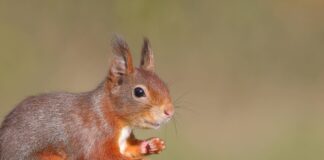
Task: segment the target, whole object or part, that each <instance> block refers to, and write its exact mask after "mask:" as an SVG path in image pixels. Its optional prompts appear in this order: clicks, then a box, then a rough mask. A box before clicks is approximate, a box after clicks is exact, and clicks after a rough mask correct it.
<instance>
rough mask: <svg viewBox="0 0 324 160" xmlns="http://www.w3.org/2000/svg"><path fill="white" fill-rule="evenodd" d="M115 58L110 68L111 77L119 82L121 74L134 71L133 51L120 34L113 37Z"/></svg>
mask: <svg viewBox="0 0 324 160" xmlns="http://www.w3.org/2000/svg"><path fill="white" fill-rule="evenodd" d="M111 44H112V51H113V54H114V55H113V56H114V57H113V60H112V62H111V66H110V70H109V78H110V79H111V80H113V81H114V82H117V81H118V79H119V78H120V77H121V76H124V75H128V74H131V73H133V72H134V67H133V61H132V56H131V52H130V50H129V47H128V44H127V43H126V41H125V40H124V39H123V38H122V37H121V36H118V35H115V36H114V38H113V39H112V43H111Z"/></svg>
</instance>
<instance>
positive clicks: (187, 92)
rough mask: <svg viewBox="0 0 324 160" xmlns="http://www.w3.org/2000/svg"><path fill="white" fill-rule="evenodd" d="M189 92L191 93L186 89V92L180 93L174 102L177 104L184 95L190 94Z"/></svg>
mask: <svg viewBox="0 0 324 160" xmlns="http://www.w3.org/2000/svg"><path fill="white" fill-rule="evenodd" d="M189 93H190V91H186V92H184V93H183V94H182V95H180V96H179V97H178V98H176V99H175V100H174V103H175V104H176V103H178V101H179V100H181V99H182V98H183V97H184V96H186V95H188V94H189Z"/></svg>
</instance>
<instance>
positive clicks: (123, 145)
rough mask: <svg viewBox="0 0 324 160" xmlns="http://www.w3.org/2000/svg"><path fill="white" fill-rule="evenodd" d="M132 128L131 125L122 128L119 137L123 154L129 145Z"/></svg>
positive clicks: (120, 149)
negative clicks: (128, 140)
mask: <svg viewBox="0 0 324 160" xmlns="http://www.w3.org/2000/svg"><path fill="white" fill-rule="evenodd" d="M131 131H132V130H131V128H130V127H124V128H122V130H121V132H120V134H119V138H118V145H119V151H120V153H121V154H124V153H125V149H126V146H127V139H128V137H129V136H130V134H131Z"/></svg>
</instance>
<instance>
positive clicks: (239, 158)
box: [0, 0, 324, 160]
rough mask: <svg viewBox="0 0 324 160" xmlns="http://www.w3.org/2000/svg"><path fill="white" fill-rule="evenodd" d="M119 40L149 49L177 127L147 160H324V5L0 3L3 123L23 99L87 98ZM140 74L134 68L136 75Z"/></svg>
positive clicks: (280, 0) (291, 1) (293, 0)
mask: <svg viewBox="0 0 324 160" xmlns="http://www.w3.org/2000/svg"><path fill="white" fill-rule="evenodd" d="M114 32H116V33H119V34H121V35H123V36H124V37H125V38H126V39H127V41H128V42H129V45H130V46H131V48H132V50H133V53H134V59H135V60H136V62H138V61H139V51H140V47H141V44H142V38H143V36H147V37H149V38H150V40H151V43H152V47H153V50H154V53H155V58H156V67H157V68H156V70H157V72H158V74H159V75H160V76H161V77H162V78H163V79H164V80H165V81H166V82H167V83H168V84H169V86H170V89H171V92H172V95H173V97H174V99H178V100H177V101H176V105H178V106H180V108H177V113H176V116H175V120H174V121H173V122H170V123H169V124H167V125H166V126H164V127H163V128H161V129H160V130H156V131H145V130H144V131H142V130H140V131H137V132H138V133H137V135H138V137H141V138H147V137H150V136H159V137H161V138H163V139H165V140H166V142H167V150H166V151H165V152H163V153H162V154H160V155H157V156H153V157H152V159H155V160H162V159H164V160H165V159H174V160H188V159H190V160H191V159H192V160H194V159H199V160H207V159H208V160H211V159H213V160H214V159H215V160H288V159H289V160H290V159H292V160H322V159H324V123H323V122H324V1H323V0H273V1H257V0H247V1H238V0H214V1H194V0H187V1H184V0H179V1H169V0H164V1H156V0H134V1H123V0H119V1H117V0H115V1H71V0H70V1H68V0H55V1H41V0H38V1H36V0H30V1H19V2H18V1H10V0H0V120H3V118H4V116H5V115H6V114H7V113H8V112H9V111H10V110H11V109H12V108H13V107H14V106H15V105H16V104H17V103H19V101H21V100H22V99H24V98H25V97H26V96H28V95H35V94H39V93H43V92H50V91H70V92H81V91H88V90H91V89H93V88H94V87H96V85H97V84H98V83H99V82H100V81H101V80H102V79H103V78H104V77H105V76H106V73H107V70H108V66H109V61H110V58H111V51H110V50H111V48H110V39H111V38H112V34H113V33H114ZM137 64H138V63H137Z"/></svg>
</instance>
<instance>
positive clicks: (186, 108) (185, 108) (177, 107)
mask: <svg viewBox="0 0 324 160" xmlns="http://www.w3.org/2000/svg"><path fill="white" fill-rule="evenodd" d="M174 108H175V109H181V110H186V111H191V112H192V113H197V111H196V110H194V109H192V108H189V107H186V106H178V105H176V106H174Z"/></svg>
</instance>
